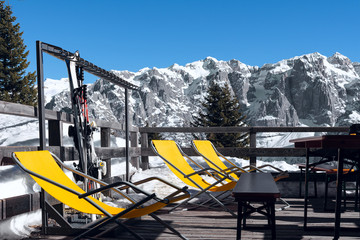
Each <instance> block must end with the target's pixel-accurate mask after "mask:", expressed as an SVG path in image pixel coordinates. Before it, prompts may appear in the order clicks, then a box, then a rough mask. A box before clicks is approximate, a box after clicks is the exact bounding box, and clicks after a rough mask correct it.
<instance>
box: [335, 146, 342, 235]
mask: <svg viewBox="0 0 360 240" xmlns="http://www.w3.org/2000/svg"><path fill="white" fill-rule="evenodd" d="M337 157H338V167H337V179H336V206H335V227H334V240H336V239H339V237H340V219H341V192H342V184H343V171H344V153H343V151H342V149H341V148H339V149H338V154H337Z"/></svg>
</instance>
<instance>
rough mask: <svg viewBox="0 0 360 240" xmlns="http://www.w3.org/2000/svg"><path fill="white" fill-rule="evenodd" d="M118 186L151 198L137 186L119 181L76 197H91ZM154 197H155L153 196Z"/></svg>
mask: <svg viewBox="0 0 360 240" xmlns="http://www.w3.org/2000/svg"><path fill="white" fill-rule="evenodd" d="M120 185H127V186H128V187H130V188H132V189H134V190H136V191H138V192H141V193H142V194H144V195H146V196H151V194H150V193H148V192H146V191H144V190H142V189H141V188H138V187H137V186H135V185H134V184H132V183H130V182H124V181H119V182H115V183H111V184H109V185H106V186H102V187H100V188H97V189H94V190H91V191H89V192H87V193H84V194H80V195H79V196H78V197H79V198H84V197H87V196H90V195H93V194H96V193H99V192H102V191H105V190H108V189H110V188H115V187H117V186H120ZM155 197H156V196H155Z"/></svg>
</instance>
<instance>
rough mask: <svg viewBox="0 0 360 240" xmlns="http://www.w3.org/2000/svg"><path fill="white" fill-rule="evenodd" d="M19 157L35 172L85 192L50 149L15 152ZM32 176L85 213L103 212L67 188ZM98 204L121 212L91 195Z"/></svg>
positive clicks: (24, 165) (79, 191)
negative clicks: (56, 159)
mask: <svg viewBox="0 0 360 240" xmlns="http://www.w3.org/2000/svg"><path fill="white" fill-rule="evenodd" d="M15 155H16V157H17V159H18V160H19V161H20V162H21V164H22V165H23V167H25V168H26V169H28V170H30V171H32V172H35V173H37V174H39V175H41V176H43V177H46V178H48V179H50V180H52V181H54V182H57V183H59V184H62V185H64V186H67V187H68V188H70V189H72V190H74V191H76V192H78V193H84V191H83V190H82V189H81V188H80V187H79V186H78V185H76V184H75V183H74V182H73V181H72V180H71V179H70V178H69V177H68V176H67V175H66V174H65V173H64V172H63V171H62V169H61V168H60V167H59V165H58V164H57V163H56V161H55V160H54V158H53V156H51V154H50V152H49V151H29V152H15ZM31 177H32V178H33V179H34V180H35V181H36V182H37V183H38V184H39V185H40V186H41V187H42V188H43V189H44V190H45V191H46V192H47V193H49V194H50V195H51V196H53V197H54V198H56V199H57V200H59V201H60V202H62V203H64V204H66V205H68V206H70V207H72V208H74V209H76V210H78V211H81V212H85V213H91V214H102V212H101V211H99V210H98V209H97V208H95V207H94V206H93V205H92V204H90V203H89V202H88V201H86V200H85V199H79V198H78V197H77V196H76V195H75V194H72V193H70V192H68V191H66V190H63V189H61V188H60V187H57V186H55V185H53V184H51V183H49V182H46V181H44V180H42V179H39V178H37V177H34V176H33V175H31ZM90 198H91V199H92V200H93V201H94V202H95V203H96V204H98V205H100V206H101V207H103V208H104V209H105V210H107V211H109V212H114V211H115V212H119V208H113V207H111V206H108V205H106V204H104V203H102V202H100V201H98V200H97V199H95V198H93V197H90ZM112 208H113V209H112Z"/></svg>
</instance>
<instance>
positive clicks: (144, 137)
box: [140, 133, 150, 170]
mask: <svg viewBox="0 0 360 240" xmlns="http://www.w3.org/2000/svg"><path fill="white" fill-rule="evenodd" d="M148 147H149V139H148V134H147V133H141V149H144V148H148ZM140 167H141V169H142V170H146V169H149V168H150V167H149V157H148V156H143V155H142V154H141V166H140Z"/></svg>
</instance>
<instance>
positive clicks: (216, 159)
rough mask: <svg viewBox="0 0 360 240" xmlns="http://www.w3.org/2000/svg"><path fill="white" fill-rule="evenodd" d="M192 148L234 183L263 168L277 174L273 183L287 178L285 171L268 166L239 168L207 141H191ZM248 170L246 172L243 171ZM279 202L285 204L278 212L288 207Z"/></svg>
mask: <svg viewBox="0 0 360 240" xmlns="http://www.w3.org/2000/svg"><path fill="white" fill-rule="evenodd" d="M192 143H193V144H192V145H193V148H194V149H195V151H196V152H198V153H199V154H200V155H201V156H202V157H203V158H204V159H205V162H206V163H207V164H208V165H209V166H210V167H212V168H215V169H217V170H219V171H221V172H224V173H227V174H229V175H230V176H231V177H232V178H234V179H235V180H236V181H237V180H239V176H238V175H239V174H240V173H243V172H251V171H254V170H256V171H258V172H263V170H262V169H263V168H265V167H270V168H272V169H274V170H275V171H276V172H277V173H278V174H277V175H276V176H275V177H274V180H275V181H279V180H280V179H283V178H287V177H289V174H288V173H287V171H282V170H281V169H279V168H277V167H274V166H272V165H270V164H265V165H262V166H259V167H254V166H250V165H249V166H246V167H244V168H241V167H239V166H237V165H236V164H235V163H234V162H232V161H230V160H229V159H228V158H226V157H225V156H224V155H222V154H221V153H220V152H219V151H217V149H216V148H215V146H214V145H213V144H212V143H211V142H210V141H209V140H193V141H192ZM222 159H223V160H224V161H226V162H227V163H229V164H230V165H231V167H227V166H226V165H225V164H224V162H223V160H222ZM245 169H248V170H245ZM280 200H281V201H282V202H283V203H284V204H285V206H283V207H281V208H280V209H279V210H283V209H285V208H288V207H290V205H289V203H288V202H286V201H285V200H284V199H282V198H280Z"/></svg>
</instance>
